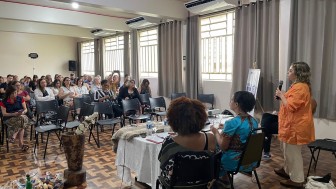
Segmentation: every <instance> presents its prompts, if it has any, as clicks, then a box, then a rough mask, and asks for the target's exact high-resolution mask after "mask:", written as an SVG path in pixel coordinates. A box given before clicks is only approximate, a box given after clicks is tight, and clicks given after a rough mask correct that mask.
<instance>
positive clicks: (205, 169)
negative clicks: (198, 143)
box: [170, 151, 215, 186]
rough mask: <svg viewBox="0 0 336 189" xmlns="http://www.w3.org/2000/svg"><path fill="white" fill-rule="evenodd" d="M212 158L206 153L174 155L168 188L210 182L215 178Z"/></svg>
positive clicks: (180, 153)
mask: <svg viewBox="0 0 336 189" xmlns="http://www.w3.org/2000/svg"><path fill="white" fill-rule="evenodd" d="M213 157H214V156H213V154H211V153H210V152H206V151H200V152H195V151H190V152H188V151H186V152H178V153H176V154H175V156H174V167H173V174H172V175H171V182H170V186H189V185H193V184H198V185H199V184H202V183H208V182H209V181H211V180H212V179H213V178H215V175H214V174H215V172H214V168H215V167H214V166H215V164H214V161H213V160H214V159H213Z"/></svg>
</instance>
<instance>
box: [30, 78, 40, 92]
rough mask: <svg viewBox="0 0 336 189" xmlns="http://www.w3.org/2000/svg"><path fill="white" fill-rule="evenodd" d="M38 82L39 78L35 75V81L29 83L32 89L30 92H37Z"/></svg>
mask: <svg viewBox="0 0 336 189" xmlns="http://www.w3.org/2000/svg"><path fill="white" fill-rule="evenodd" d="M37 80H38V76H37V75H34V76H33V80H31V81H30V82H29V85H28V86H29V88H30V90H31V91H35V89H36V87H37V85H38V82H37Z"/></svg>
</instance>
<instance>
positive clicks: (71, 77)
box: [70, 73, 76, 84]
mask: <svg viewBox="0 0 336 189" xmlns="http://www.w3.org/2000/svg"><path fill="white" fill-rule="evenodd" d="M70 81H71V84H75V81H76V77H75V74H74V73H71V74H70Z"/></svg>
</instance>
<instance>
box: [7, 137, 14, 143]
mask: <svg viewBox="0 0 336 189" xmlns="http://www.w3.org/2000/svg"><path fill="white" fill-rule="evenodd" d="M7 141H8V142H9V143H12V144H13V143H14V142H15V138H13V137H12V138H7Z"/></svg>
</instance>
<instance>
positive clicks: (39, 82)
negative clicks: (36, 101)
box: [37, 79, 47, 92]
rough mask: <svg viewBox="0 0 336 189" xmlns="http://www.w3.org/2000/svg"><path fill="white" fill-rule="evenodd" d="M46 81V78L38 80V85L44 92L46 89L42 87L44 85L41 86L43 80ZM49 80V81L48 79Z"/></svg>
mask: <svg viewBox="0 0 336 189" xmlns="http://www.w3.org/2000/svg"><path fill="white" fill-rule="evenodd" d="M43 80H44V81H46V80H45V79H39V80H37V87H38V88H39V89H40V90H41V91H42V92H43V91H44V90H45V89H42V86H41V81H43ZM46 82H47V81H46Z"/></svg>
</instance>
